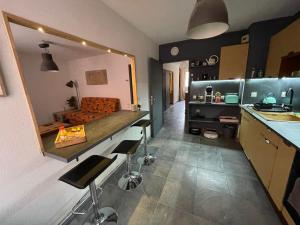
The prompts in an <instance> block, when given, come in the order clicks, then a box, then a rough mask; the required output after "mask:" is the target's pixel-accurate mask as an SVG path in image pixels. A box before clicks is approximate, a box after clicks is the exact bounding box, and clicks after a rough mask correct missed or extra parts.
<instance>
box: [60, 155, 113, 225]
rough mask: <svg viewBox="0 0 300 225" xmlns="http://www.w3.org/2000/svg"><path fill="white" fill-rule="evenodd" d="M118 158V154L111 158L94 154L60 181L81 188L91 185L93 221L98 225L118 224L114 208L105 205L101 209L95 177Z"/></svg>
mask: <svg viewBox="0 0 300 225" xmlns="http://www.w3.org/2000/svg"><path fill="white" fill-rule="evenodd" d="M116 158H117V156H115V157H113V158H112V159H109V158H106V157H103V156H99V155H92V156H90V157H88V158H87V159H85V160H84V161H82V162H81V163H80V164H78V165H77V166H75V167H74V168H73V169H71V170H70V171H68V172H67V173H65V174H64V175H63V176H61V177H60V178H59V180H60V181H63V182H65V183H67V184H70V185H72V186H74V187H76V188H79V189H84V188H86V187H87V186H89V191H90V195H91V198H92V207H93V213H94V214H93V216H94V218H93V223H94V224H96V225H100V224H108V223H109V224H111V223H114V224H118V214H117V212H116V211H115V210H114V209H113V208H110V207H104V208H101V209H100V205H99V199H98V197H97V192H98V191H97V187H96V184H95V179H96V178H97V177H98V176H99V175H100V174H101V173H102V172H104V171H105V170H106V169H107V168H108V167H109V166H110V165H111V164H112V163H113V162H114V161H115V160H116ZM83 214H84V213H83Z"/></svg>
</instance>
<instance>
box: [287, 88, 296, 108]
mask: <svg viewBox="0 0 300 225" xmlns="http://www.w3.org/2000/svg"><path fill="white" fill-rule="evenodd" d="M289 94H290V95H291V96H290V106H291V105H293V98H294V90H293V88H289V90H288V91H287V92H286V96H288V95H289Z"/></svg>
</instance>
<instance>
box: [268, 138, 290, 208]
mask: <svg viewBox="0 0 300 225" xmlns="http://www.w3.org/2000/svg"><path fill="white" fill-rule="evenodd" d="M295 153H296V150H295V148H294V147H292V146H287V145H286V144H285V143H284V142H283V141H281V142H280V143H279V146H278V151H277V154H276V160H275V163H274V168H273V173H272V178H271V182H270V186H269V193H270V195H271V197H272V199H273V201H274V203H275V204H276V206H277V208H278V209H279V210H281V209H282V206H283V197H284V194H285V189H286V185H287V182H288V178H289V175H290V171H291V167H292V163H293V160H294V157H295Z"/></svg>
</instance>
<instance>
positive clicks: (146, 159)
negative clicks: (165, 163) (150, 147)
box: [137, 154, 156, 166]
mask: <svg viewBox="0 0 300 225" xmlns="http://www.w3.org/2000/svg"><path fill="white" fill-rule="evenodd" d="M155 160H156V157H155V156H153V155H151V154H147V155H145V156H143V157H140V158H138V160H137V161H138V164H140V165H143V166H150V165H151V164H152V163H154V162H155Z"/></svg>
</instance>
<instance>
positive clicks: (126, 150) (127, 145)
mask: <svg viewBox="0 0 300 225" xmlns="http://www.w3.org/2000/svg"><path fill="white" fill-rule="evenodd" d="M141 140H142V139H141ZM141 140H125V141H122V142H121V143H120V144H119V145H118V146H117V147H116V148H115V149H114V151H113V152H112V153H119V154H131V155H132V154H134V153H135V152H136V150H137V148H138V147H139V145H140V143H141Z"/></svg>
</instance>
